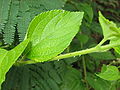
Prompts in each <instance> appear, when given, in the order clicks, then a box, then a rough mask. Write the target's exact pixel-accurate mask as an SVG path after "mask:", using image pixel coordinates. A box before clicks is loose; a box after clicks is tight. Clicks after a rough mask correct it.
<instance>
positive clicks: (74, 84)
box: [61, 67, 85, 90]
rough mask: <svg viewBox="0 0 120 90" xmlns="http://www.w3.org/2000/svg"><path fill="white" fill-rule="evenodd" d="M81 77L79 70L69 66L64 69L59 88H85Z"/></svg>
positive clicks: (63, 89) (77, 89) (82, 89)
mask: <svg viewBox="0 0 120 90" xmlns="http://www.w3.org/2000/svg"><path fill="white" fill-rule="evenodd" d="M81 78H82V74H81V72H79V71H78V70H76V69H74V68H70V67H69V69H68V71H66V73H65V75H64V81H63V84H62V86H61V90H85V86H84V83H83V82H82V80H81Z"/></svg>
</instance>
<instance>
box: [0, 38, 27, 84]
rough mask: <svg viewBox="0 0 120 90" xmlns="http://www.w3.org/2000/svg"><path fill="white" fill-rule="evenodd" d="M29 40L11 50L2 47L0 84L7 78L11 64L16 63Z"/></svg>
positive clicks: (0, 51)
mask: <svg viewBox="0 0 120 90" xmlns="http://www.w3.org/2000/svg"><path fill="white" fill-rule="evenodd" d="M28 42H29V40H25V41H23V42H22V43H21V44H19V45H18V46H16V47H15V48H14V49H12V50H10V51H7V50H5V49H0V85H1V84H2V82H3V81H4V80H5V75H6V73H7V72H8V70H9V69H10V68H11V66H12V65H13V64H14V63H15V61H16V60H17V59H18V57H19V56H20V55H21V54H22V52H23V51H24V49H25V48H26V46H27V44H28Z"/></svg>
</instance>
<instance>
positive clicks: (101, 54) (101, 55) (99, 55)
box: [89, 51, 115, 60]
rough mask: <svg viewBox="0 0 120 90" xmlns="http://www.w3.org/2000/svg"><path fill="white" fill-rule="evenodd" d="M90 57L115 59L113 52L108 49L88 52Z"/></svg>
mask: <svg viewBox="0 0 120 90" xmlns="http://www.w3.org/2000/svg"><path fill="white" fill-rule="evenodd" d="M89 55H90V56H91V57H93V58H94V59H95V60H112V59H115V57H114V56H113V54H112V53H111V52H110V51H107V52H97V53H90V54H89Z"/></svg>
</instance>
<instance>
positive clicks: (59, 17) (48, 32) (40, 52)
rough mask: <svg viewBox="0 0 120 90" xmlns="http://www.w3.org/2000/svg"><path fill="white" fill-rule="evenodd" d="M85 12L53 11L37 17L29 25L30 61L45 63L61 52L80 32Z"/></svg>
mask: <svg viewBox="0 0 120 90" xmlns="http://www.w3.org/2000/svg"><path fill="white" fill-rule="evenodd" d="M82 18H83V12H69V11H64V10H52V11H48V12H44V13H41V14H39V15H38V16H36V17H35V18H34V19H33V20H32V22H31V23H30V25H29V28H28V32H27V38H30V41H31V50H30V51H29V53H28V54H27V57H28V58H29V59H32V60H35V61H38V62H43V61H47V60H49V59H51V58H53V57H55V56H57V55H58V54H60V53H61V52H63V51H64V49H65V48H67V46H68V45H69V44H70V42H71V41H72V39H73V38H74V36H75V35H76V34H77V32H78V31H79V27H80V25H81V21H82Z"/></svg>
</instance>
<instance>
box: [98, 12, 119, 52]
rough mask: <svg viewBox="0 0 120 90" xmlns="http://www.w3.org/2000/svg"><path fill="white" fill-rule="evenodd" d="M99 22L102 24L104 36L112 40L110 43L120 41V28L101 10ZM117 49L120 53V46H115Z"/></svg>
mask: <svg viewBox="0 0 120 90" xmlns="http://www.w3.org/2000/svg"><path fill="white" fill-rule="evenodd" d="M99 22H100V24H101V26H102V30H103V35H104V38H105V39H107V40H110V44H114V43H119V42H120V28H118V27H117V26H116V24H115V23H113V22H112V21H109V20H108V19H106V18H105V17H104V16H103V15H102V14H101V12H99ZM114 49H115V51H116V52H117V53H119V54H120V46H118V47H114Z"/></svg>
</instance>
